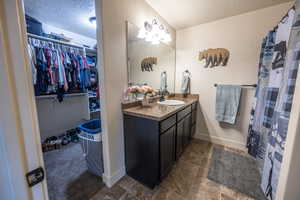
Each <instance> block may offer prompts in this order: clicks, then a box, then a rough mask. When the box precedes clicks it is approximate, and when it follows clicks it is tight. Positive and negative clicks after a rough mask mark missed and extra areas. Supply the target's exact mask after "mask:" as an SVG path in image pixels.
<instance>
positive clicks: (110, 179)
mask: <svg viewBox="0 0 300 200" xmlns="http://www.w3.org/2000/svg"><path fill="white" fill-rule="evenodd" d="M125 174H126V170H125V166H123V167H122V168H120V169H119V170H117V171H116V172H115V173H113V174H112V175H111V176H106V175H105V174H103V176H102V179H103V182H104V183H105V185H106V186H107V187H109V188H110V187H112V186H113V185H114V184H115V183H117V182H118V181H119V180H120V179H121V178H122V177H123V176H125Z"/></svg>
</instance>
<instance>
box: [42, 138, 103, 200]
mask: <svg viewBox="0 0 300 200" xmlns="http://www.w3.org/2000/svg"><path fill="white" fill-rule="evenodd" d="M44 161H45V168H46V173H47V185H48V194H49V199H50V200H85V199H89V198H91V197H92V196H94V195H95V194H96V193H97V192H98V191H100V190H101V189H102V188H103V187H104V186H105V185H104V183H103V182H102V179H101V177H97V176H95V175H93V174H91V173H90V172H88V171H87V165H86V161H85V158H84V156H83V152H82V149H81V146H80V144H79V143H70V144H68V145H66V146H63V148H62V149H59V150H54V151H49V152H46V153H44Z"/></svg>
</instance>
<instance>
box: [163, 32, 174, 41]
mask: <svg viewBox="0 0 300 200" xmlns="http://www.w3.org/2000/svg"><path fill="white" fill-rule="evenodd" d="M171 41H172V38H171V35H170V33H165V35H164V38H163V42H165V43H168V42H171Z"/></svg>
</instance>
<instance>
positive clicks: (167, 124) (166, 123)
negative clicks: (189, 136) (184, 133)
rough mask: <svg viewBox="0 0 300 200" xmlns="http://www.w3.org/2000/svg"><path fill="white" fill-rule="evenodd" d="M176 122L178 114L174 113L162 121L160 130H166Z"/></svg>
mask: <svg viewBox="0 0 300 200" xmlns="http://www.w3.org/2000/svg"><path fill="white" fill-rule="evenodd" d="M175 123H176V115H173V116H171V117H169V118H167V119H165V120H163V121H161V122H160V132H161V133H162V132H164V131H166V130H167V129H168V128H170V127H171V126H173V125H174V124H175Z"/></svg>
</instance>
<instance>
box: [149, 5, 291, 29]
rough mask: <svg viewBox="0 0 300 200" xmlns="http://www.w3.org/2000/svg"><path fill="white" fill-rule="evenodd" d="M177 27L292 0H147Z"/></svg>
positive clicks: (180, 27)
mask: <svg viewBox="0 0 300 200" xmlns="http://www.w3.org/2000/svg"><path fill="white" fill-rule="evenodd" d="M146 1H147V2H148V4H150V6H152V7H153V8H154V9H155V10H156V11H157V12H158V13H159V14H160V15H161V16H162V17H163V18H164V19H165V20H166V21H167V22H168V23H169V24H170V25H171V26H173V27H174V28H175V29H182V28H187V27H190V26H195V25H198V24H202V23H207V22H211V21H214V20H218V19H222V18H225V17H230V16H234V15H238V14H242V13H245V12H249V11H253V10H257V9H260V8H265V7H269V6H272V5H276V4H280V3H284V2H290V1H291V0H177V1H174V0H146Z"/></svg>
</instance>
